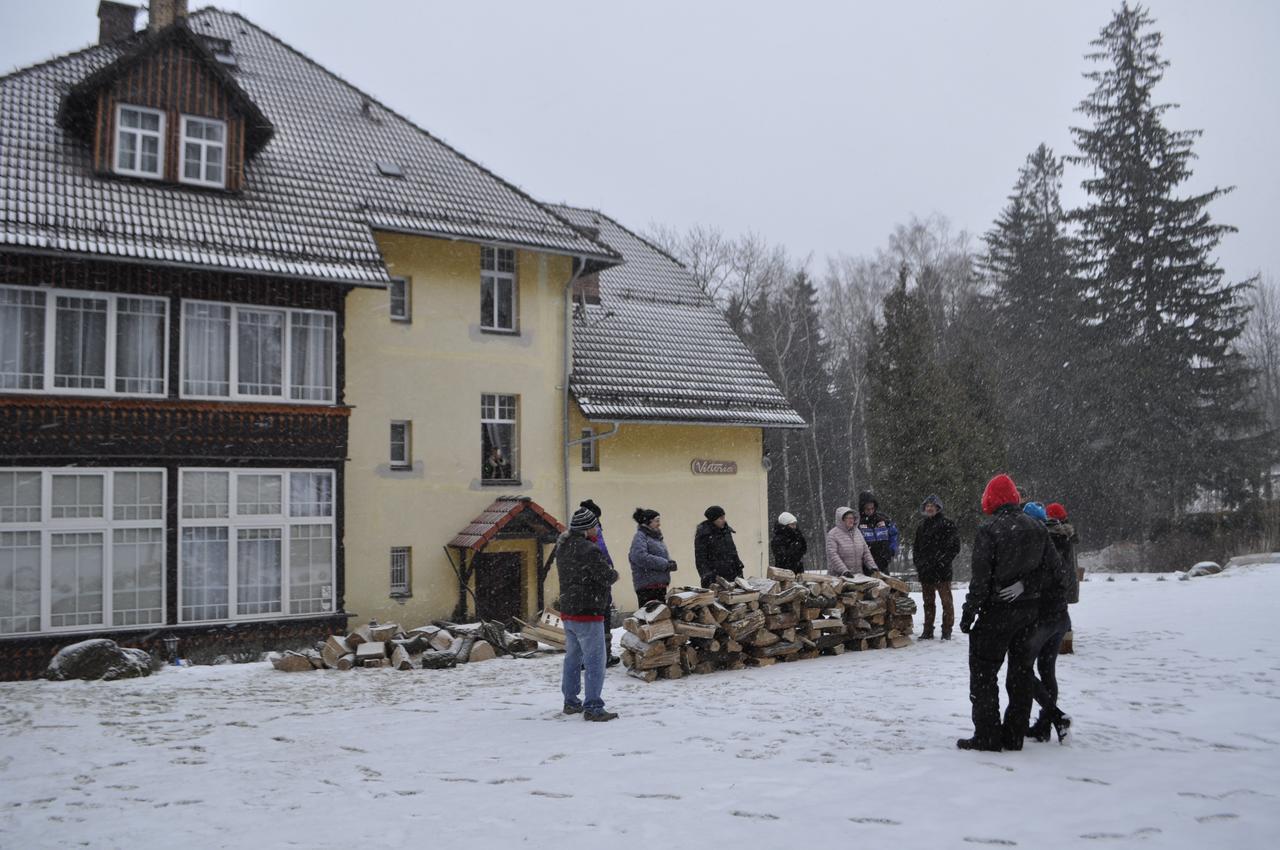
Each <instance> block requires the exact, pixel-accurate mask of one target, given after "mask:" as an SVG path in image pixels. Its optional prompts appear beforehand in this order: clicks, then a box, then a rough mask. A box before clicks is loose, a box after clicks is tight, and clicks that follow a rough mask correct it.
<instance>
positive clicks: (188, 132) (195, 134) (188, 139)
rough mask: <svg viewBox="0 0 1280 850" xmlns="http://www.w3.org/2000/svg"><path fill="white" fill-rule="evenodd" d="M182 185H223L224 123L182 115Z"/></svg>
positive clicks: (224, 164)
mask: <svg viewBox="0 0 1280 850" xmlns="http://www.w3.org/2000/svg"><path fill="white" fill-rule="evenodd" d="M181 151H182V162H181V165H180V168H181V171H180V172H179V173H180V174H181V175H182V182H183V183H193V184H195V185H197V186H214V187H217V188H219V189H221V188H224V187H225V186H226V185H227V170H226V161H227V122H225V121H216V120H214V119H212V118H196V117H194V116H191V115H184V116H182V147H181Z"/></svg>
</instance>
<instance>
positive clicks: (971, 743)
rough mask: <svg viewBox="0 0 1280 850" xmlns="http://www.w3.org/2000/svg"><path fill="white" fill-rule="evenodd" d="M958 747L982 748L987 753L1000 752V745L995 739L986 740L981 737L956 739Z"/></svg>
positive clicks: (963, 748) (967, 748)
mask: <svg viewBox="0 0 1280 850" xmlns="http://www.w3.org/2000/svg"><path fill="white" fill-rule="evenodd" d="M956 747H958V748H959V749H962V750H981V751H982V752H987V753H998V752H1000V749H1001V747H1000V745H999V744H998V743H995V742H993V741H984V740H982V739H980V738H976V737H974V738H961V739H960V740H958V741H956Z"/></svg>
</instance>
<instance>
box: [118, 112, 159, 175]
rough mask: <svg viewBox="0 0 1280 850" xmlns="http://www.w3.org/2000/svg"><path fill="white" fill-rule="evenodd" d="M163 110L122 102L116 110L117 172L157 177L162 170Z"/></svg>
mask: <svg viewBox="0 0 1280 850" xmlns="http://www.w3.org/2000/svg"><path fill="white" fill-rule="evenodd" d="M163 139H164V113H163V112H160V111H159V110H157V109H146V108H144V107H141V106H126V105H124V104H121V105H120V106H119V107H117V109H116V169H115V170H116V173H118V174H129V175H132V176H134V177H152V178H158V177H160V176H161V175H162V174H163V173H164V145H163V144H162V141H163Z"/></svg>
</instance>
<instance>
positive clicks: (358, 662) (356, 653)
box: [268, 620, 538, 673]
mask: <svg viewBox="0 0 1280 850" xmlns="http://www.w3.org/2000/svg"><path fill="white" fill-rule="evenodd" d="M537 650H538V644H537V641H533V640H530V639H528V638H525V637H522V636H519V635H513V634H510V633H509V632H507V631H506V630H505V629H504V628H503V627H502V624H501V623H496V622H483V623H479V624H473V625H458V624H456V623H449V622H445V621H442V620H437V621H436V622H435V623H433V624H432V625H430V626H421V627H419V628H416V629H410V630H409V631H404V630H403V629H401V628H400V626H399V625H397V624H396V623H377V622H372V623H369V624H368V625H365V626H360V627H359V628H357V629H355V630H354V631H352V632H351V633H350V634H346V635H330V636H329V638H328V640H325V641H323V642H322V643H317V644H316V645H315V648H313V649H307V650H303V651H301V652H297V651H294V650H289V651H287V652H283V653H280V652H273V653H271V655H270V656H268V660H269V661H270V662H271V665H272V666H273V667H275V668H276V669H277V670H281V671H284V672H286V673H298V672H305V671H308V670H324V669H329V670H351V669H353V668H356V667H360V668H370V667H373V668H382V667H390V668H393V669H395V670H413V669H416V668H419V667H420V668H423V669H427V670H438V669H442V668H446V667H453V666H455V665H457V664H468V663H474V662H477V661H488V660H490V659H492V658H496V657H498V656H499V655H511V656H515V657H518V658H527V657H529V656H530V655H532V654H534V653H536V652H537Z"/></svg>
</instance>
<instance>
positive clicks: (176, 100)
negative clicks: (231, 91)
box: [93, 44, 245, 192]
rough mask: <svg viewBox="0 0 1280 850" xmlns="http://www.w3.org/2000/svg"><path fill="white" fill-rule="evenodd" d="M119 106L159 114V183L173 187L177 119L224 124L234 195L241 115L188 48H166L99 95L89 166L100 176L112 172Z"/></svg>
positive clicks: (239, 172)
mask: <svg viewBox="0 0 1280 850" xmlns="http://www.w3.org/2000/svg"><path fill="white" fill-rule="evenodd" d="M121 103H125V104H130V105H132V106H146V107H150V108H152V109H159V110H162V111H163V112H164V113H165V122H166V132H165V154H164V179H165V180H167V181H170V182H175V183H176V182H178V177H179V174H178V165H179V150H180V145H181V144H182V140H181V137H180V133H181V117H182V116H183V115H195V116H201V117H204V118H217V119H220V120H223V121H226V122H227V150H226V156H227V162H226V169H227V189H228V190H229V191H232V192H234V191H238V190H239V189H240V188H241V187H242V186H243V185H244V137H245V132H244V131H245V127H244V116H243V115H242V114H241V113H240V112H239V111H238V110H237V109H236V108H235V105H234V104H233V103H232V102H231V99H230V98H229V97H228V96H227V91H226V89H225V87H224V86H223V85H222V83H221V82H220V81H219V80H218V79H217V78H216V77H215V76H214V75H213V74H211V73H209V71H208V70H207V69H206V68H205V66H204V64H203V63H202V62H201V60H200V59H199V58H197V57H196V55H195V54H194V53H192V52H191V50H190V49H189V48H187V47H185V46H183V45H180V44H169V45H166V46H165V47H164V48H162V49H161V50H159V51H157V52H156V53H155V54H153V55H152V56H150V57H147V58H146V59H145V60H143V61H141V62H139V63H138V64H136V65H134V66H133V67H132V68H130V69H129V70H128V71H126V72H125V73H124V74H122V75H121V76H120V77H119V78H118V79H117V80H115V82H114V83H113V84H112V85H110V86H108V87H105V88H104V89H103V90H102V91H101V92H99V94H98V114H97V120H96V121H95V123H94V140H93V152H94V156H93V164H94V168H95V169H96V170H97V171H99V172H102V173H106V172H110V171H111V169H112V156H113V153H114V150H113V149H114V144H115V142H114V140H115V121H116V106H117V105H119V104H121Z"/></svg>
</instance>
